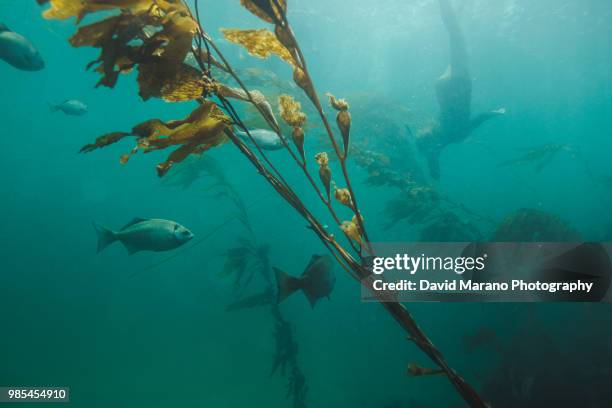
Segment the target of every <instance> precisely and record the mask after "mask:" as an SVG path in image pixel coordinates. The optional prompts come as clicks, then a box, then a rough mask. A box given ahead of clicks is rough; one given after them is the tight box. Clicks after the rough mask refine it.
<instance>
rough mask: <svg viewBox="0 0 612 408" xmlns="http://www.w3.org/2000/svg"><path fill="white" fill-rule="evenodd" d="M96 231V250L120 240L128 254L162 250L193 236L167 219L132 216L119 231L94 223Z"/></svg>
mask: <svg viewBox="0 0 612 408" xmlns="http://www.w3.org/2000/svg"><path fill="white" fill-rule="evenodd" d="M94 228H95V229H96V232H97V233H98V252H100V251H102V250H103V249H104V248H106V247H107V246H109V245H110V244H112V243H113V242H115V241H120V242H121V243H122V244H123V245H124V246H125V248H126V249H127V250H128V252H129V254H130V255H132V254H135V253H136V252H140V251H153V252H163V251H169V250H172V249H175V248H178V247H180V246H181V245H183V244H185V243H187V242H188V241H190V240H191V239H192V238H193V234H192V233H191V231H189V230H188V229H187V228H185V227H183V226H182V225H180V224H178V223H176V222H174V221H168V220H159V219H144V218H134V219H133V220H132V221H131V222H130V223H128V224H127V225H126V226H124V227H123V228H122V229H121V231H118V232H115V231H111V230H109V229H107V228H104V227H102V226H100V225H98V224H96V223H94Z"/></svg>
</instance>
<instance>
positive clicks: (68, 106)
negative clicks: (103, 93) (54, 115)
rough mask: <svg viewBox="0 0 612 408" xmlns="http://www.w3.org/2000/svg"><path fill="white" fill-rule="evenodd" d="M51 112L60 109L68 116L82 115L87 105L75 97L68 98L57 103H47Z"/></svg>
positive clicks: (85, 111)
mask: <svg viewBox="0 0 612 408" xmlns="http://www.w3.org/2000/svg"><path fill="white" fill-rule="evenodd" d="M49 109H50V110H51V112H57V111H62V112H64V113H65V114H66V115H70V116H83V115H85V114H86V113H87V111H88V109H87V105H85V104H84V103H83V102H81V101H77V100H76V99H68V100H65V101H64V102H62V103H58V104H57V105H52V104H49Z"/></svg>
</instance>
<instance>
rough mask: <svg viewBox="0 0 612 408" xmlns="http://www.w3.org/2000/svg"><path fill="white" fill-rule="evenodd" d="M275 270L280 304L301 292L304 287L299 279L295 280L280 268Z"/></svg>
mask: <svg viewBox="0 0 612 408" xmlns="http://www.w3.org/2000/svg"><path fill="white" fill-rule="evenodd" d="M273 269H274V274H275V275H276V287H277V289H278V293H277V302H278V303H280V302H282V301H283V300H285V299H287V298H288V297H289V296H291V295H292V294H293V293H295V292H296V291H298V290H300V289H301V288H302V286H301V284H300V280H299V279H298V278H294V277H293V276H291V275H289V274H288V273H286V272H283V271H281V270H280V269H278V268H273Z"/></svg>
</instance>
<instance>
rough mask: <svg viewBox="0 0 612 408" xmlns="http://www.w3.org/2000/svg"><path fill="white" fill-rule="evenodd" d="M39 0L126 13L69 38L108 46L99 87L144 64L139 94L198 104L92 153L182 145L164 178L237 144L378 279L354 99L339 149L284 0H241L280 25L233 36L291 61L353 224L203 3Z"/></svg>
mask: <svg viewBox="0 0 612 408" xmlns="http://www.w3.org/2000/svg"><path fill="white" fill-rule="evenodd" d="M37 2H38V3H39V4H45V3H50V5H51V8H50V9H49V10H47V11H46V12H45V17H47V18H55V19H67V18H71V17H76V19H77V24H78V23H80V21H81V20H82V18H83V17H85V16H86V15H87V14H90V13H95V12H98V11H102V10H103V11H108V10H113V11H119V14H117V15H113V16H111V17H107V18H106V19H104V20H102V21H99V22H96V23H93V24H90V25H87V26H83V27H81V28H80V29H79V31H78V32H77V34H76V35H75V36H73V37H72V39H71V44H72V45H73V46H75V47H78V46H92V47H96V48H100V49H101V54H100V57H99V58H98V59H97V60H96V61H94V62H93V63H92V64H90V66H94V65H97V68H96V71H97V72H99V73H100V74H101V75H102V79H101V80H100V81H99V83H98V85H99V86H107V87H110V88H112V87H114V86H115V84H116V82H117V80H118V78H119V76H120V74H122V73H125V72H128V71H130V70H133V69H137V70H138V85H139V93H140V96H141V97H142V98H143V99H144V100H146V99H148V98H151V97H157V98H162V99H164V100H166V101H168V102H175V101H189V100H194V101H196V102H198V107H197V108H196V109H195V110H194V111H193V112H192V113H191V114H190V115H189V116H188V117H187V118H184V119H181V120H174V121H168V122H162V121H160V120H159V119H152V120H149V121H147V122H144V123H141V124H140V125H138V126H136V127H134V128H133V129H132V130H131V131H130V132H115V133H112V134H109V135H105V136H103V137H101V138H98V139H97V140H96V142H95V143H93V144H91V145H88V146H86V147H85V148H84V149H83V151H84V152H88V151H91V150H94V149H97V148H101V147H105V146H108V145H109V144H111V143H115V142H118V141H119V140H121V139H123V138H125V137H127V136H134V137H136V140H137V142H136V145H135V146H134V147H133V149H132V150H131V152H130V153H129V154H127V155H124V156H122V157H121V163H126V162H127V160H128V159H129V158H130V157H131V156H132V155H134V154H135V153H137V152H138V151H141V150H142V151H144V152H145V153H146V152H149V151H152V150H158V149H166V148H169V147H174V148H175V150H174V151H173V152H172V153H171V154H170V155H169V156H168V158H167V160H166V161H165V162H163V163H160V164H159V165H158V167H157V171H158V175H159V176H160V177H161V176H164V175H165V174H166V172H167V171H168V170H169V169H170V168H171V167H172V166H173V165H174V164H176V163H180V162H181V161H183V160H185V159H186V158H187V157H188V156H189V155H191V154H201V153H203V152H204V151H206V150H209V149H212V148H214V147H216V146H219V145H220V144H222V143H225V142H226V141H228V140H230V141H231V142H232V143H233V144H234V145H236V147H237V148H238V149H239V150H240V152H241V153H242V154H243V155H245V156H246V157H247V158H248V159H249V161H251V163H252V164H253V165H254V166H255V168H256V169H257V171H258V172H259V174H261V175H262V176H263V177H265V179H266V180H267V181H268V183H269V184H270V185H271V186H272V187H273V188H274V189H275V190H276V192H277V193H278V194H279V195H280V196H282V197H283V198H284V199H285V201H287V203H288V204H289V205H291V206H292V207H293V208H294V209H295V210H296V211H297V212H298V213H299V214H300V215H301V216H302V217H303V218H304V219H305V220H306V221H307V222H308V224H309V228H310V229H312V231H314V233H315V234H316V235H317V236H318V237H319V238H320V240H321V242H322V243H323V244H324V245H325V246H326V247H327V248H328V250H329V251H330V253H331V254H332V255H333V256H334V257H335V259H336V260H337V261H338V264H339V265H340V266H341V267H342V268H343V269H344V270H345V271H346V272H347V273H348V274H349V275H350V276H352V277H353V278H355V279H356V280H358V281H360V282H361V283H363V284H367V283H369V280H370V279H371V276H370V272H369V271H368V270H367V269H366V268H365V267H364V266H362V265H363V262H362V255H363V252H364V251H365V252H366V254H367V255H372V249H371V246H370V240H369V237H368V234H367V231H366V228H365V225H364V217H363V216H362V215H361V213H360V211H359V206H358V201H357V199H356V196H355V193H354V190H353V187H352V184H351V180H350V178H349V174H348V170H347V166H346V159H347V157H348V152H349V132H350V120H351V118H350V115H349V114H348V112H347V111H348V104H346V105H344V104H342V103H340V102H339V101H338V100H335V102H334V100H333V99H332V100H331V103H332V105H335V106H333V107H334V108H335V109H336V110H338V111H339V113H338V115H337V120H336V121H337V125H338V126H339V128H340V132H341V135H342V139H343V140H342V142H343V144H342V147H341V145H340V144H339V143H338V141H337V140H336V137H335V135H334V131H333V130H332V127H331V125H330V123H329V121H328V119H327V116H326V115H325V113H324V112H323V107H322V105H321V102H320V100H319V97H318V94H317V92H316V90H315V87H314V84H313V81H312V78H311V77H310V74H309V71H308V67H307V65H306V61H305V58H304V55H303V53H302V51H301V49H300V47H299V44H298V41H297V39H296V37H295V35H294V33H293V30H292V29H291V27H290V24H289V21H288V20H287V15H286V10H287V3H286V1H285V0H241V4H242V5H243V6H244V7H245V8H246V9H248V10H249V11H250V12H252V13H253V14H255V15H256V16H258V17H259V18H261V19H262V20H264V21H265V22H267V23H270V24H273V25H274V32H273V33H272V32H270V31H267V30H246V31H245V30H231V31H229V30H226V31H225V34H226V38H228V40H230V41H234V42H236V43H238V44H240V45H242V46H244V47H245V48H247V50H248V51H249V52H250V53H251V54H253V55H255V56H259V57H262V56H263V57H265V56H267V55H270V54H275V55H278V56H280V57H281V58H282V59H283V60H285V61H287V62H288V63H290V64H291V65H292V67H293V79H294V81H295V83H296V84H297V85H298V86H299V87H300V88H301V89H302V90H303V91H304V93H305V94H306V96H307V97H308V99H309V100H310V101H311V102H312V104H313V105H314V107H315V108H316V110H317V112H318V113H319V116H320V120H321V122H322V123H323V125H324V127H325V130H326V133H327V135H328V138H329V141H330V142H331V145H332V147H333V153H334V155H335V156H336V157H337V159H338V160H339V163H340V168H341V170H342V178H343V183H344V184H345V186H346V187H345V188H346V191H347V192H348V197H345V195H344V194H342V195H341V197H345V198H343V200H345V202H346V203H350V208H351V211H352V212H353V216H352V219H351V221H346V220H345V221H342V220H341V219H340V218H339V216H338V215H337V214H336V210H335V208H334V207H333V205H332V200H331V183H332V180H331V178H332V174H331V171H328V170H329V168H328V167H327V166H326V165H324V164H322V163H323V162H324V160H323V157H324V156H322V155H321V156H318V157H319V159H320V160H318V162H319V166H320V167H319V170H320V171H319V174H320V178H321V181H322V182H323V185H324V187H325V190H326V195H325V196H324V195H323V193H322V191H321V189H320V188H319V186H318V184H317V182H316V181H315V180H314V178H313V177H312V175H311V174H310V171H309V169H308V166H307V162H306V161H307V158H308V155H306V154H304V153H302V151H301V149H303V145H302V143H301V141H300V138H301V137H303V135H301V134H300V131H299V129H301V127H300V126H297V127H294V129H298V130H296V132H295V133H296V136H297V137H294V142H295V140H296V139H297V143H296V146H297V148H298V154H296V153H295V152H294V150H293V148H292V147H291V145H290V144H289V143H288V142H287V140H286V139H285V138H284V137H283V136H282V135H281V132H280V129H279V126H278V123H277V122H276V120H275V119H274V115H273V113H272V112H271V110H270V109H267V108H266V104H265V103H264V102H262V101H259V103H258V101H257V100H256V94H255V92H251V91H249V90H248V89H247V88H246V87H245V85H244V83H243V82H242V81H241V80H240V78H239V77H238V75H236V72H235V71H234V69H233V68H232V66H231V65H230V63H229V62H228V61H227V59H226V58H225V57H224V56H223V54H222V53H221V52H220V50H219V49H218V47H217V46H216V45H215V43H214V42H213V41H212V39H211V37H210V36H209V35H208V34H207V33H206V31H205V30H204V28H203V26H202V24H201V20H200V13H199V7H198V1H197V0H196V1H195V10H194V11H195V16H194V15H193V14H192V12H191V10H190V8H189V7H188V6H187V4H186V3H185V2H184V1H181V0H112V1H110V0H108V1H105V0H81V1H80V2H78V3H75V2H74V1H72V0H37ZM261 47H263V48H261ZM213 52H214V53H215V56H214V57H213V55H212V53H213ZM189 53H191V54H192V55H193V57H194V58H195V60H196V62H197V67H193V66H190V65H188V64H186V63H185V60H186V58H187V55H188V54H189ZM213 66H217V67H219V66H220V67H221V68H220V69H221V70H223V71H225V72H226V73H228V74H229V75H231V76H232V77H233V78H234V79H235V80H236V82H237V83H238V84H239V85H240V89H241V90H242V92H231V91H228V88H229V87H227V86H226V85H224V84H221V83H220V82H218V81H216V80H215V78H213V74H212V72H213V70H212V67H213ZM213 98H216V100H213ZM230 98H233V99H236V100H242V101H244V100H248V102H250V103H251V104H253V105H254V106H255V107H256V108H257V110H258V111H259V112H260V113H261V115H262V116H263V117H264V118H265V120H266V121H267V123H268V124H269V125H270V128H271V129H272V130H274V131H275V132H277V134H278V135H279V137H280V138H281V140H282V142H283V144H284V147H285V149H286V150H287V151H288V153H289V154H290V155H291V157H292V158H293V159H294V160H295V162H296V164H297V165H298V166H299V167H300V168H301V169H302V171H303V173H304V174H305V176H306V178H307V179H308V181H309V183H310V184H311V186H312V187H313V189H314V190H315V191H316V192H317V194H318V196H319V198H320V200H321V202H322V203H323V205H324V206H325V207H326V208H327V209H328V210H329V213H330V214H331V216H332V217H333V218H334V220H335V221H336V223H337V224H338V227H339V228H340V230H341V231H343V232H344V234H345V235H346V238H347V240H348V243H349V245H350V247H351V248H352V249H353V251H354V255H353V254H351V252H350V249H346V248H345V247H344V246H343V245H342V244H340V243H339V242H338V240H336V238H335V237H334V235H332V234H330V233H329V232H328V231H327V229H326V228H325V227H324V226H323V224H322V223H321V222H320V221H319V220H318V219H317V218H316V217H315V216H314V215H313V214H312V212H311V211H310V210H309V209H308V208H307V207H306V205H305V204H304V203H303V202H302V200H301V199H300V197H299V196H298V195H297V194H296V193H295V191H294V190H293V188H292V187H291V186H290V185H289V184H288V183H287V182H286V180H285V179H284V177H283V174H282V172H281V171H279V169H278V168H276V167H275V166H274V164H273V163H272V162H271V161H270V160H269V158H268V157H267V155H266V154H265V152H264V151H263V150H262V149H261V147H260V146H259V145H258V144H257V142H256V141H255V140H254V138H253V137H252V136H251V134H250V132H249V130H248V129H247V128H246V126H245V125H244V123H243V121H242V120H241V118H240V117H239V115H238V114H237V112H236V110H235V109H234V107H233V105H232V103H231V102H230V100H229V99H230ZM334 99H335V98H334ZM342 112H345V113H342ZM234 127H238V128H239V129H241V130H242V131H244V132H245V133H246V134H247V136H248V138H249V139H250V141H251V142H252V144H253V146H254V147H255V148H254V149H251V148H250V147H249V146H247V145H246V144H245V143H244V142H243V141H242V140H241V139H240V138H239V137H238V136H237V135H236V134H235V133H234ZM326 167H327V168H326ZM349 198H350V200H349ZM341 203H342V201H341ZM343 204H345V203H343ZM345 205H346V204H345ZM375 296H376V297H377V298H378V300H379V301H381V302H382V305H383V307H384V308H385V309H386V310H387V311H388V312H389V313H390V314H391V315H392V316H393V317H394V318H395V320H396V321H397V322H398V323H399V324H400V326H401V327H402V328H403V329H404V330H405V331H406V332H407V333H408V334H409V338H410V339H411V340H412V341H413V342H414V343H415V344H416V345H417V346H418V347H419V348H420V349H421V350H422V351H423V352H425V353H426V354H427V355H428V356H429V357H430V358H431V359H432V360H433V362H434V363H435V364H436V365H437V366H438V368H439V369H440V370H441V371H442V372H443V373H444V374H445V375H446V376H447V377H448V378H449V379H450V381H451V383H452V384H453V385H454V387H455V388H456V390H457V391H458V392H459V393H460V395H461V396H462V397H463V399H464V400H465V401H466V402H467V403H468V404H469V405H470V406H472V407H486V406H487V405H486V404H485V403H484V402H483V401H482V399H481V398H480V397H479V395H478V394H477V393H476V391H475V390H474V389H473V388H472V387H471V386H470V385H469V384H468V383H467V382H466V381H465V380H464V379H463V378H461V377H460V376H459V375H458V374H457V373H456V372H455V371H454V370H453V369H452V368H450V367H449V365H448V364H447V363H446V361H445V359H444V357H443V356H442V354H441V353H440V352H439V351H438V349H437V348H436V347H435V346H434V345H433V344H432V343H431V341H430V340H429V339H428V338H427V336H426V335H425V334H424V333H423V331H422V330H421V329H420V328H419V327H418V325H417V324H416V322H415V321H414V319H413V318H412V316H411V315H410V313H409V312H408V310H407V309H406V308H405V307H404V306H403V305H402V304H400V303H398V302H397V301H396V299H395V298H389V297H388V296H389V295H384V294H379V293H376V294H375Z"/></svg>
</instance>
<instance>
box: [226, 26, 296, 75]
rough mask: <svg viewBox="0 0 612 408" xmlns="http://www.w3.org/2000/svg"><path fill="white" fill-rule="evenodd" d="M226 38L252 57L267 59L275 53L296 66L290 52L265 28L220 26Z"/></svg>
mask: <svg viewBox="0 0 612 408" xmlns="http://www.w3.org/2000/svg"><path fill="white" fill-rule="evenodd" d="M221 32H222V33H223V35H224V37H225V39H226V40H228V41H229V42H232V43H234V44H237V45H240V46H242V47H244V48H245V49H246V50H247V51H248V53H249V54H250V55H252V56H254V57H258V58H263V59H267V58H269V57H270V56H272V55H276V56H278V57H280V58H281V59H283V60H284V61H285V62H287V63H289V64H291V65H292V66H293V67H295V66H296V63H295V60H294V58H293V56H292V55H291V52H289V50H288V49H287V48H285V46H284V45H283V44H281V42H280V41H279V40H278V39H277V38H276V36H275V35H274V33H272V32H270V31H269V30H266V29H260V30H237V29H229V28H222V29H221Z"/></svg>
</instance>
